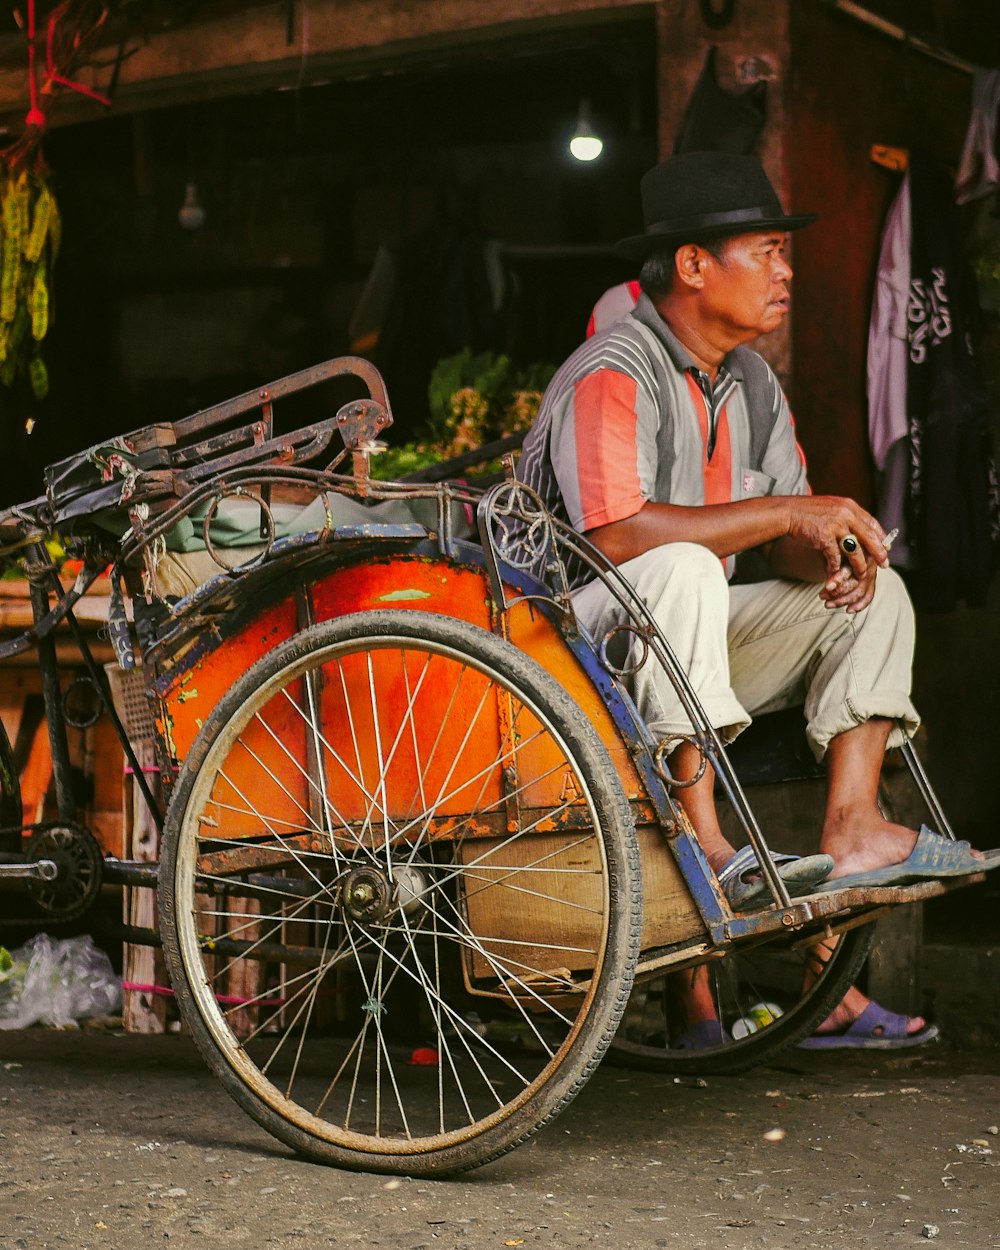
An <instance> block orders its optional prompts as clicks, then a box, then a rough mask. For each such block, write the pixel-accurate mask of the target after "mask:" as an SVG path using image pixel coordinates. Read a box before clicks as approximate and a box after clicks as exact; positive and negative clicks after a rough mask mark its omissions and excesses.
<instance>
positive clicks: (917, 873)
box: [816, 825, 1000, 893]
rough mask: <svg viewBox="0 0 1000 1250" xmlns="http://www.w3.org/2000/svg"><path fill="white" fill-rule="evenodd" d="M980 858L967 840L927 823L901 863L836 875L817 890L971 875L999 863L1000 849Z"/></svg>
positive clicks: (819, 891) (986, 853)
mask: <svg viewBox="0 0 1000 1250" xmlns="http://www.w3.org/2000/svg"><path fill="white" fill-rule="evenodd" d="M983 855H984V858H983V859H977V858H976V856H975V855H974V854H973V853H972V846H971V845H970V843H968V842H953V841H952V839H951V838H945V837H942V836H941V834H940V833H935V832H934V830H933V829H930V828H928V826H927V825H921V826H920V832H919V834H918V835H917V841H916V844H915V845H914V847H913V850H912V851H911V852H910V854H909V855H908V856H907V858H906V859H904V860H902V861H901V862H900V863H898V864H888V865H886V867H884V868H872V869H870V870H869V871H868V872H856V873H853V874H852V875H851V876H847V877H834V879H833V880H832V881H824V882H823V884H822V885H818V886H817V887H816V893H821V892H824V891H827V890H852V889H853V890H863V889H873V888H877V887H878V886H886V885H909V884H911V883H912V882H914V881H937V880H939V879H940V878H941V877H968V876H970V875H971V874H972V873H975V872H987V871H988V870H989V869H990V868H996V867H997V866H998V865H1000V849H998V850H993V851H984V852H983Z"/></svg>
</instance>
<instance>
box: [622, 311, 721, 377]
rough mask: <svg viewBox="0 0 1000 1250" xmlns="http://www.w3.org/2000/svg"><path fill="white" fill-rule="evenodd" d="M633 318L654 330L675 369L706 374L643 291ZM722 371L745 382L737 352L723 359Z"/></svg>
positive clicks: (682, 371) (681, 371) (633, 312)
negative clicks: (691, 370)
mask: <svg viewBox="0 0 1000 1250" xmlns="http://www.w3.org/2000/svg"><path fill="white" fill-rule="evenodd" d="M632 316H633V317H635V319H636V321H641V322H642V324H643V325H644V326H646V327H647V328H648V329H650V330H652V331H653V333H654V334H655V335H656V337H657V338H658V339H659V340H660V342H661V343H662V344H663V346H664V348H665V349H666V352H667V355H668V356H669V357H670V360H671V361H672V363H673V365H674V368H675V369H677V370H678V372H680V373H684V372H685V371H687V370H690V369H693V370H694V371H695V372H696V373H702V372H704V371H703V370H702V369H701V368H700V366H699V365H697V364H695V362H694V361H693V360H692V359H691V355H690V353H689V352H688V350H687V348H686V347H684V346H683V344H682V343H681V341H680V339H679V338H678V337H677V336H676V334H674V332H673V331H672V330H671V329H670V327H669V326H668V325H667V323H666V322H665V321H664V320H663V318H662V317H661V316H660V314H659V313H658V312H657V311H656V307H655V305H654V304H653V301H652V300H651V299H650V298H649V296H648V295H647V294H646V293H645V291H643V292H642V293H641V294H640V296H639V301H638V303H637V304H636V306H635V308H634V309H633V310H632ZM719 368H720V370H722V369H724V370H725V371H726V372H727V373H728V374H729V376H730V377H731V378H732V379H733V380H734V381H735V382H742V381H743V370H742V368H741V367H740V362H739V357H738V356H737V355H736V352H735V351H731V352H728V353H727V354H726V356H725V357H723V360H722V364H721V365H720V366H719Z"/></svg>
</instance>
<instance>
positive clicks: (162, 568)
mask: <svg viewBox="0 0 1000 1250" xmlns="http://www.w3.org/2000/svg"><path fill="white" fill-rule="evenodd" d="M208 506H209V505H208V504H205V505H203V506H201V507H200V508H198V509H194V510H192V512H191V513H190V514H189V515H188V516H186V517H184V518H183V520H182V521H180V522H179V523H178V524H177V525H176V526H174V528H173V529H172V530H171V531H170V532H169V533H168V534H167V536H166V545H167V550H166V553H165V554H164V555H163V556H162V557H161V558H160V560H159V561H158V563H157V567H156V578H157V588H158V590H159V593H160V594H161V595H163V596H164V597H167V598H175V597H176V598H183V597H184V596H185V595H188V594H190V593H191V592H192V591H194V590H196V589H197V588H198V587H199V586H201V585H202V584H203V583H205V582H207V581H209V580H210V579H211V578H213V577H217V576H218V575H219V573H220V572H222V571H223V570H222V568H221V567H220V565H219V563H218V562H217V561H216V560H215V558H214V556H213V555H212V553H211V552H210V551H208V550H207V549H206V546H205V537H204V519H205V515H206V513H207V511H208ZM327 507H329V517H328V515H327ZM270 511H271V515H272V517H273V519H274V538H275V540H278V539H280V538H287V537H290V536H291V535H293V534H309V533H320V532H322V531H323V530H324V529H325V528H327V526H328V525H329V524H330V520H331V519H332V522H333V527H334V528H338V527H340V526H352V525H387V526H393V525H401V526H402V525H405V526H411V527H412V526H413V525H415V524H416V525H420V526H423V527H424V528H425V529H428V530H433V529H436V528H437V521H438V513H437V501H436V499H434V498H424V499H386V500H380V501H378V502H375V503H362V502H361V501H360V500H358V499H354V498H351V497H350V496H347V495H341V494H339V493H337V492H335V491H329V492H327V494H326V505H324V500H323V497H322V496H318V497H317V498H315V499H313V500H312V501H311V502H310V503H308V504H306V505H305V506H302V505H300V504H288V503H280V504H279V503H274V504H271V506H270ZM452 529H453V533H454V534H455V536H456V537H464V536H466V535H468V534H470V533H471V532H472V524H471V517H470V516H468V515H467V510H466V508H465V507H464V506H463V505H459V504H456V505H453V509H452ZM209 534H210V538H211V542H212V545H213V547H215V548H218V549H219V551H220V553H221V552H223V551H232V553H233V554H232V556H223V559H224V560H225V562H226V564H228V565H238V564H244V563H246V562H247V561H249V560H252V559H253V558H254V556H256V555H259V554H260V553H261V552H262V551H263V550H264V549H265V546H266V540H262V537H261V508H260V506H259V504H258V503H257V502H256V501H255V500H253V499H243V498H239V497H233V496H227V497H226V498H224V499H223V500H222V501H221V502H220V503H219V506H218V508H217V509H216V512H215V515H214V516H213V517H212V520H211V524H210V527H209Z"/></svg>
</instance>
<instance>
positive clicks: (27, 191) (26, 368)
mask: <svg viewBox="0 0 1000 1250" xmlns="http://www.w3.org/2000/svg"><path fill="white" fill-rule="evenodd" d="M60 234H61V220H60V217H59V208H58V205H57V204H56V199H55V196H54V195H53V194H52V189H51V188H50V186H49V185H48V181H47V179H46V178H45V176H44V175H43V174H42V173H39V172H36V171H29V170H27V169H23V168H22V169H20V170H7V171H6V172H5V173H3V175H2V176H0V383H2V384H3V385H4V386H13V384H14V382H15V380H16V379H17V378H19V377H27V378H28V380H29V382H30V383H31V389H32V391H33V392H34V394H35V397H36V398H37V399H42V398H43V397H44V396H45V395H46V394H47V393H48V389H49V375H48V370H47V369H46V367H45V361H44V359H43V357H42V340H43V339H44V338H45V335H46V333H47V332H48V328H49V281H48V277H49V274H50V272H51V270H52V266H53V264H54V263H55V259H56V255H57V253H58V251H59V239H60Z"/></svg>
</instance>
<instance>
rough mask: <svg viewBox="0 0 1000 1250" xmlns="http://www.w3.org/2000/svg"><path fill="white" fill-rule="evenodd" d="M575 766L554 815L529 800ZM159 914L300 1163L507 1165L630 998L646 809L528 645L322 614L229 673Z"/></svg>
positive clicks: (225, 1053) (447, 621) (218, 1056)
mask: <svg viewBox="0 0 1000 1250" xmlns="http://www.w3.org/2000/svg"><path fill="white" fill-rule="evenodd" d="M491 709H492V710H491ZM497 709H505V711H498V710H497ZM504 716H506V717H507V718H508V719H507V721H506V726H507V727H506V729H504V728H503V727H502V726H503V724H504V721H503V717H504ZM491 733H492V734H493V735H494V741H493V742H492V744H491V742H490V734H491ZM296 735H300V736H301V737H302V738H303V740H304V742H305V744H306V746H308V743H310V742H311V743H312V748H311V750H312V755H311V757H310V755H309V750H306V751H305V763H303V762H302V760H301V758H300V759H298V760H296V759H294V758H293V757H294V756H295V754H296V751H298V750H299V747H298V746H295V745H294V742H295V741H297V739H296ZM497 735H499V736H497ZM483 742H485V743H486V747H485V751H486V755H485V758H486V760H487V763H488V768H485V769H484V767H483V765H482V758H484V757H483V756H482V751H483V749H484V748H483V745H482V744H483ZM290 744H293V745H290ZM429 744H434V745H429ZM283 751H284V752H285V754H284V755H283ZM286 755H287V757H288V758H287V759H286ZM466 760H468V763H466ZM282 761H283V762H282ZM372 761H374V765H373V769H371V768H370V767H369V766H370V764H371V763H372ZM466 773H468V775H466ZM237 774H239V778H240V780H239V781H238V782H237V780H236V778H237ZM557 776H561V777H562V781H561V785H562V793H563V794H564V795H565V796H566V797H565V800H564V802H563V803H562V805H561V807H557V808H552V807H549V808H547V809H545V810H544V811H542V812H539V811H535V810H534V809H533V807H532V804H533V803H534V802H535V791H536V790H537V791H538V792H539V793H541V792H542V791H544V790H545V787H546V785H548V784H550V781H549V779H551V778H555V777H557ZM487 783H488V784H487ZM435 787H437V789H436V790H435ZM293 791H295V792H296V797H295V801H294V803H290V802H289V796H290V795H291V794H292V792H293ZM300 793H301V794H302V795H303V796H304V797H302V799H301V801H300V799H299V797H298V795H299V794H300ZM456 805H457V806H456ZM348 809H350V811H351V813H353V814H349V811H348ZM467 809H468V810H467ZM358 811H360V812H361V818H358ZM456 811H460V812H461V813H462V815H461V817H459V816H457V815H456V814H455V813H456ZM529 817H530V819H529ZM449 821H451V822H452V824H453V826H454V828H453V830H452V834H451V836H449V835H448V829H449ZM559 821H563V822H564V823H565V825H566V827H567V828H568V830H569V832H568V834H566V833H565V832H563V833H560V832H559V829H558V827H557V826H558V823H559ZM473 825H475V827H473ZM419 830H423V832H419ZM332 831H335V834H336V836H334V833H333V832H332ZM484 833H486V834H488V835H489V836H483V835H484ZM312 838H315V840H316V841H315V843H314V842H310V839H312ZM553 838H554V839H555V840H554V841H553ZM547 839H548V840H547ZM324 840H325V841H324ZM319 843H322V844H323V846H324V847H326V848H327V849H325V850H324V851H323V852H322V853H320V852H317V851H313V850H308V851H307V850H306V849H304V848H305V847H306V846H307V845H309V846H312V845H315V844H319ZM501 848H502V862H501V863H498V862H497V859H498V858H501V855H500V851H501ZM240 855H243V856H245V857H246V862H247V863H251V864H252V866H251V867H250V868H244V869H243V870H242V871H241V872H240V873H237V872H235V871H232V870H233V869H234V867H235V865H236V864H237V863H239V862H243V861H240V860H239V858H238V857H239V856H240ZM268 863H269V867H267V869H266V871H267V873H269V874H270V876H266V875H265V871H264V869H263V868H261V867H260V865H262V864H268ZM581 864H582V865H583V867H582V868H581V867H579V865H581ZM404 866H405V867H406V871H404ZM407 872H408V873H409V875H407ZM404 880H405V882H406V887H405V891H404V886H403V884H401V882H404ZM265 882H266V883H267V884H264V883H265ZM275 882H277V884H275ZM209 888H210V889H211V890H213V891H215V893H214V894H213V895H211V896H209V895H208V894H206V893H204V891H205V890H207V889H209ZM266 891H271V892H272V895H273V897H272V895H269V894H268V893H267V892H266ZM491 891H492V892H493V893H492V895H491ZM581 891H582V893H581ZM275 892H276V893H275ZM370 896H374V897H375V902H374V903H373V902H371V897H370ZM518 899H520V900H522V901H525V902H527V903H528V904H530V906H529V907H526V908H525V911H524V914H523V915H515V914H514V909H513V908H512V907H511V906H510V903H511V902H512V901H514V900H518ZM304 900H305V901H304ZM379 900H381V902H379ZM387 900H388V901H387ZM159 904H160V917H161V931H162V936H163V947H164V953H165V955H166V960H167V964H168V967H169V971H170V975H171V981H172V984H173V986H174V989H175V992H176V994H177V999H178V1004H179V1007H180V1011H181V1014H182V1018H183V1019H184V1021H185V1022H186V1023H187V1025H188V1027H189V1028H190V1030H191V1032H192V1034H193V1035H194V1038H195V1041H196V1043H197V1044H198V1046H199V1048H200V1049H201V1051H202V1053H203V1055H204V1057H205V1059H206V1060H207V1062H208V1064H209V1066H210V1067H211V1068H212V1070H213V1071H214V1072H215V1074H216V1075H217V1076H218V1077H219V1079H220V1081H221V1083H222V1085H223V1087H224V1088H225V1089H226V1092H227V1093H228V1094H229V1095H230V1096H231V1097H232V1098H234V1099H235V1101H236V1102H237V1103H238V1104H239V1105H240V1106H241V1107H243V1109H244V1110H245V1111H247V1112H248V1113H249V1114H250V1115H251V1116H252V1117H253V1118H254V1119H255V1120H256V1121H257V1122H258V1123H259V1124H261V1125H262V1126H263V1127H264V1128H265V1129H267V1130H268V1131H269V1132H271V1133H272V1134H273V1135H274V1136H275V1137H277V1138H278V1139H279V1140H281V1141H283V1142H285V1143H286V1144H287V1145H289V1146H290V1147H292V1148H293V1149H294V1150H296V1151H297V1152H299V1153H300V1154H302V1155H304V1156H306V1157H309V1158H312V1159H315V1160H318V1161H321V1162H325V1163H333V1164H336V1165H339V1166H342V1167H347V1168H352V1169H363V1170H366V1171H376V1172H402V1173H406V1174H408V1175H430V1174H442V1173H449V1172H457V1171H462V1170H465V1169H468V1168H472V1167H476V1166H479V1165H480V1164H483V1163H485V1162H488V1161H489V1160H491V1159H494V1158H496V1157H498V1156H499V1155H501V1154H504V1153H505V1152H506V1151H508V1150H510V1149H512V1148H513V1147H514V1146H516V1145H518V1144H519V1143H520V1142H522V1141H524V1140H525V1139H527V1138H528V1137H530V1136H531V1135H532V1134H534V1133H535V1132H537V1130H538V1129H539V1128H540V1127H541V1126H542V1125H543V1124H545V1123H547V1122H548V1121H549V1120H551V1119H552V1118H553V1117H554V1116H555V1115H557V1114H558V1113H559V1111H561V1110H562V1109H563V1108H564V1107H565V1106H566V1105H567V1104H568V1103H569V1102H570V1101H571V1099H572V1098H573V1097H574V1096H575V1095H576V1093H577V1092H578V1091H579V1090H580V1089H581V1088H582V1086H583V1084H584V1083H585V1081H586V1080H587V1079H588V1078H589V1076H590V1075H591V1073H592V1072H593V1070H594V1069H595V1068H596V1066H597V1064H598V1063H599V1061H600V1058H601V1056H602V1054H603V1052H604V1050H605V1049H606V1047H607V1046H608V1044H609V1043H610V1042H611V1039H612V1038H613V1036H614V1034H615V1030H616V1028H617V1025H618V1022H619V1019H620V1017H621V1014H622V1011H623V1010H624V1008H625V1005H626V1002H627V1000H628V994H629V990H630V988H631V983H632V977H633V974H634V968H635V962H636V958H637V955H638V944H639V934H640V928H641V911H642V908H641V874H640V871H639V865H638V852H637V849H636V841H635V832H634V826H633V824H632V818H631V814H630V811H629V806H628V802H627V800H626V798H625V796H624V793H623V791H622V787H621V785H620V783H619V781H618V778H617V774H616V773H615V771H614V769H613V767H612V765H611V762H610V759H609V757H608V755H607V752H606V750H605V748H604V746H603V745H602V744H601V743H600V741H599V739H598V738H597V735H596V734H595V733H594V731H593V730H592V728H591V727H590V725H589V724H587V723H586V722H585V720H584V718H582V717H581V716H580V715H579V710H578V708H577V707H576V704H575V703H573V701H572V700H571V699H570V698H569V697H568V696H567V695H566V694H565V692H564V691H562V690H561V688H560V687H559V686H558V685H557V683H556V682H555V681H554V680H553V679H552V678H551V677H550V676H549V675H548V674H547V673H546V672H545V671H544V670H543V669H542V668H541V667H540V666H539V665H538V664H536V663H535V662H534V661H533V660H531V659H529V658H528V657H527V656H525V655H524V654H522V653H521V652H519V651H518V650H517V649H516V648H514V647H512V646H511V645H510V644H508V643H506V642H504V641H502V640H500V639H498V638H496V637H495V636H494V635H492V634H490V633H488V632H487V631H485V630H482V629H479V628H477V627H475V626H472V625H469V624H467V623H466V622H463V621H460V620H455V619H453V618H449V617H443V616H437V615H433V614H429V613H425V612H420V611H418V610H411V609H402V610H386V611H372V612H362V613H358V614H355V615H352V616H347V617H343V618H340V619H338V620H334V621H328V622H324V623H322V624H319V625H315V626H312V627H310V628H309V629H307V630H304V631H303V632H302V633H300V634H298V635H296V636H295V637H294V638H292V639H291V640H289V641H288V642H286V643H284V644H283V645H281V646H279V647H278V648H276V649H275V650H274V651H273V652H271V653H270V654H269V655H267V656H265V657H264V658H262V659H261V660H260V661H258V662H257V663H256V664H255V665H254V666H253V668H252V669H251V670H250V671H249V672H247V673H246V674H245V675H243V676H242V677H241V678H240V679H239V680H238V681H237V682H236V683H235V684H234V686H233V687H232V688H231V689H230V691H229V692H228V693H227V694H226V695H225V696H224V698H223V699H222V700H221V701H220V702H219V704H218V706H217V707H216V708H215V710H214V711H213V712H212V714H211V716H210V717H209V718H208V720H207V721H206V723H205V725H204V726H203V728H202V729H201V730H200V731H199V734H198V737H197V738H196V740H195V742H194V744H193V746H192V748H191V750H190V752H189V754H188V757H187V759H186V760H185V762H184V765H183V767H182V769H181V771H180V774H179V777H178V780H177V784H176V786H175V787H174V794H173V796H172V799H171V803H170V808H169V811H168V815H167V820H166V827H165V830H164V838H163V853H162V859H161V871H160V884H159ZM376 904H377V906H378V907H380V908H381V909H382V910H381V911H377V910H372V909H374V908H376ZM366 909H367V910H366ZM408 909H410V911H411V912H412V916H413V918H412V919H410V917H409V914H408ZM484 909H485V910H484ZM553 914H555V919H554V920H553V919H552V916H553ZM484 917H488V921H489V925H490V926H492V927H491V928H488V929H486V930H485V931H483V932H479V931H477V929H476V927H475V926H476V924H477V923H480V922H483V921H484ZM560 925H562V926H564V927H565V929H566V931H567V932H568V933H571V934H575V935H576V936H574V937H572V938H565V939H563V940H562V942H560V941H557V940H556V939H555V938H554V937H550V931H551V932H552V933H554V932H557V931H561V930H560V929H559V926H560ZM279 938H280V942H279V941H278V939H279ZM271 947H278V948H279V949H278V950H277V952H274V959H275V960H276V961H277V962H273V961H272V958H271V953H270V952H271ZM279 956H280V958H279ZM553 960H556V961H557V962H559V963H561V964H565V965H566V966H565V967H560V968H559V969H553V967H552V964H553ZM296 961H298V962H296ZM310 961H312V962H311V963H310ZM591 965H592V967H591ZM310 967H312V968H313V970H312V971H310ZM275 969H277V972H276V971H275ZM282 969H284V971H283V972H282V971H281V970H282ZM303 969H304V971H303ZM233 984H237V985H239V984H242V985H243V986H244V987H245V989H244V993H243V995H242V997H243V999H244V1000H245V1001H242V1002H236V1003H233V1002H227V1001H226V999H227V998H240V997H241V996H240V994H235V995H234V994H229V995H227V994H225V993H222V992H221V990H222V987H223V986H224V985H229V986H232V985H233ZM404 986H406V987H408V988H409V989H410V990H412V993H411V994H410V999H409V1003H410V1005H409V1007H407V1005H406V1004H407V998H406V994H405V993H404V992H403V987H404ZM331 988H332V989H334V990H336V991H337V994H333V995H327V994H326V991H327V990H328V989H331ZM470 990H476V991H478V993H473V992H470ZM352 992H355V993H358V994H359V995H362V996H365V997H366V1001H365V1002H364V1003H362V1004H361V1005H360V1007H358V1006H357V1004H356V1003H351V1002H350V1001H347V1002H345V1000H344V994H347V996H348V999H349V996H350V993H352ZM338 994H339V995H341V996H340V997H339V998H338V996H337V995H338ZM397 999H398V1001H397ZM470 1005H471V1006H470ZM473 1009H477V1010H478V1012H479V1013H480V1019H479V1020H478V1021H476V1019H475V1018H474V1016H473ZM338 1013H339V1015H338ZM340 1017H344V1018H345V1019H346V1024H345V1022H344V1019H341V1018H340ZM392 1022H396V1023H394V1024H393V1027H394V1028H395V1027H397V1026H398V1027H399V1028H400V1029H402V1030H403V1033H404V1038H405V1032H406V1026H407V1023H409V1024H412V1025H413V1026H414V1033H415V1035H417V1034H419V1030H420V1029H421V1028H423V1030H424V1034H425V1036H424V1041H425V1045H424V1046H423V1047H422V1048H420V1047H418V1048H413V1047H412V1041H413V1038H405V1040H404V1043H402V1044H401V1043H400V1042H399V1040H398V1037H397V1036H396V1035H395V1034H394V1033H393V1032H392V1030H391V1029H390V1023H392ZM342 1026H343V1027H342ZM293 1048H294V1049H293ZM421 1050H422V1051H423V1052H424V1053H423V1057H424V1058H428V1055H427V1052H428V1051H430V1052H433V1054H432V1055H431V1058H432V1059H433V1058H435V1057H436V1060H437V1062H436V1065H434V1064H433V1063H431V1064H429V1065H428V1066H427V1067H422V1066H418V1065H419V1059H420V1055H419V1053H418V1052H420V1051H421ZM497 1072H500V1073H501V1074H502V1076H500V1077H498V1076H497V1075H496V1074H497ZM501 1082H506V1085H503V1084H501ZM362 1091H364V1092H362ZM364 1098H369V1099H370V1101H369V1102H364V1101H363V1099H364Z"/></svg>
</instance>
